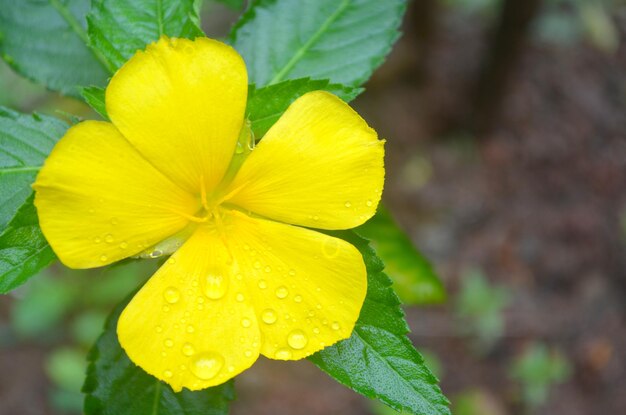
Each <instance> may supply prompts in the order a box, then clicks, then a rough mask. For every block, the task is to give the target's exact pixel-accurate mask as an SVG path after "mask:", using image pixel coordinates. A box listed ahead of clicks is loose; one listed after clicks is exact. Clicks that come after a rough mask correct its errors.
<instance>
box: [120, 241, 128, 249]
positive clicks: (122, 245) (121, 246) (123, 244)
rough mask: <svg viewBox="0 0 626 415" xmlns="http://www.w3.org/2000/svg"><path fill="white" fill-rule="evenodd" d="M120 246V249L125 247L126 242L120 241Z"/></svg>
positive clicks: (126, 246)
mask: <svg viewBox="0 0 626 415" xmlns="http://www.w3.org/2000/svg"><path fill="white" fill-rule="evenodd" d="M120 248H122V249H126V248H128V242H122V243H121V244H120Z"/></svg>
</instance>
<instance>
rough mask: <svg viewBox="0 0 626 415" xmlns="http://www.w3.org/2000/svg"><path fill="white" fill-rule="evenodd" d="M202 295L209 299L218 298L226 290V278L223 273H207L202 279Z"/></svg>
mask: <svg viewBox="0 0 626 415" xmlns="http://www.w3.org/2000/svg"><path fill="white" fill-rule="evenodd" d="M202 286H203V290H204V295H206V296H207V297H209V298H210V299H211V300H219V299H220V298H222V297H223V296H224V294H226V291H227V290H228V279H227V278H224V276H223V275H218V274H208V275H207V276H206V277H204V278H203V279H202Z"/></svg>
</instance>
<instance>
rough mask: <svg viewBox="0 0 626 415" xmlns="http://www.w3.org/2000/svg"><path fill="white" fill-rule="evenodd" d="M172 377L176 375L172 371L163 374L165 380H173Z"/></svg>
mask: <svg viewBox="0 0 626 415" xmlns="http://www.w3.org/2000/svg"><path fill="white" fill-rule="evenodd" d="M172 376H174V374H173V373H172V371H171V370H166V371H164V372H163V377H165V378H168V379H169V378H171V377H172Z"/></svg>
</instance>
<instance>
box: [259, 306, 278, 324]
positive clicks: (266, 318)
mask: <svg viewBox="0 0 626 415" xmlns="http://www.w3.org/2000/svg"><path fill="white" fill-rule="evenodd" d="M261 319H262V320H263V323H265V324H274V323H276V319H277V317H276V312H275V311H274V310H272V309H271V308H268V309H267V310H264V311H263V313H261Z"/></svg>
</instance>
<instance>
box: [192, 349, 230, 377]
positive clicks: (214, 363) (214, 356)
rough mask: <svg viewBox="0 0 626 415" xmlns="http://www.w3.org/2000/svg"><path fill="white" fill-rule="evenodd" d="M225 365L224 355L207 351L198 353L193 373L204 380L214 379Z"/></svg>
mask: <svg viewBox="0 0 626 415" xmlns="http://www.w3.org/2000/svg"><path fill="white" fill-rule="evenodd" d="M222 366H224V358H223V357H222V355H220V354H218V353H214V352H205V353H200V354H199V355H197V356H196V357H195V358H194V359H193V362H192V365H191V373H193V374H194V375H195V376H196V377H198V378H200V379H202V380H209V379H213V378H214V377H215V376H216V375H217V374H218V373H219V371H220V370H221V369H222Z"/></svg>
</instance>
